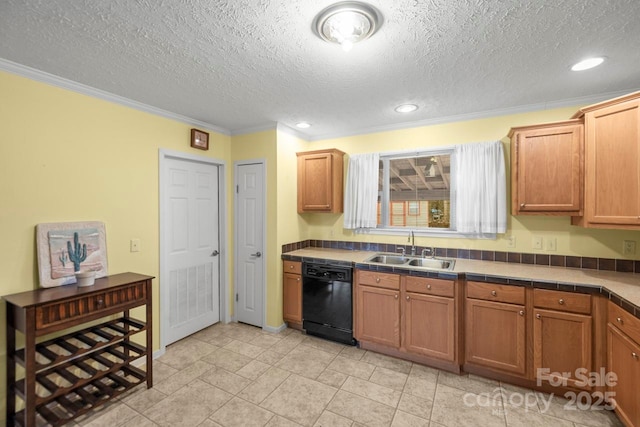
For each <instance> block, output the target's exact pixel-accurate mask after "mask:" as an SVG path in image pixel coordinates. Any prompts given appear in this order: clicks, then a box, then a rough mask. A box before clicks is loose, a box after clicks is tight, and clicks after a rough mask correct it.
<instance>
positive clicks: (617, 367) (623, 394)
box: [607, 324, 640, 427]
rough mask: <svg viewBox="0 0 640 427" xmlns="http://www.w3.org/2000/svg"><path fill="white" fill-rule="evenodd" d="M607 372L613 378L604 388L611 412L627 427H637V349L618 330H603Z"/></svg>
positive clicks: (639, 364) (639, 408)
mask: <svg viewBox="0 0 640 427" xmlns="http://www.w3.org/2000/svg"><path fill="white" fill-rule="evenodd" d="M607 358H608V366H607V371H609V372H613V373H615V374H616V376H617V381H616V382H615V384H610V385H608V386H607V392H609V393H612V394H613V400H614V402H615V403H614V410H615V411H616V413H617V414H618V416H619V417H620V418H621V419H622V421H623V422H624V423H625V425H627V426H635V427H638V426H640V393H638V385H639V384H640V359H639V358H640V345H638V343H636V342H635V341H633V340H631V339H630V338H629V337H628V336H627V335H625V334H624V333H622V332H621V331H620V330H619V329H618V328H616V327H615V326H613V325H611V324H609V326H608V327H607Z"/></svg>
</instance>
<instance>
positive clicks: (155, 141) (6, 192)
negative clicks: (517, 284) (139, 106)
mask: <svg viewBox="0 0 640 427" xmlns="http://www.w3.org/2000/svg"><path fill="white" fill-rule="evenodd" d="M0 94H2V96H0V236H1V237H0V267H1V268H0V294H1V295H7V294H11V293H15V292H22V291H27V290H32V289H35V288H37V287H38V271H37V261H36V244H35V225H36V224H38V223H44V222H67V221H85V220H97V221H103V222H104V223H105V225H106V230H107V248H108V262H109V273H119V272H126V271H133V272H138V273H142V274H148V275H152V276H155V277H158V275H159V237H158V236H159V235H158V230H159V221H158V215H159V212H158V150H159V149H160V148H165V149H170V150H175V151H183V152H186V153H190V154H194V155H200V156H206V157H211V158H216V159H220V160H224V161H226V163H227V178H226V179H227V182H228V183H231V182H232V169H233V168H232V163H231V138H230V137H228V136H225V135H221V134H217V133H213V132H211V133H210V138H211V141H210V147H212V148H211V149H210V150H209V151H201V150H196V149H193V148H191V147H189V132H190V131H189V130H190V128H191V126H189V125H187V124H184V123H180V122H177V121H173V120H169V119H166V118H161V117H159V116H155V115H152V114H148V113H144V112H141V111H138V110H134V109H131V108H127V107H124V106H121V105H117V104H114V103H110V102H106V101H103V100H99V99H96V98H92V97H89V96H85V95H81V94H78V93H75V92H71V91H68V90H63V89H60V88H57V87H53V86H50V85H47V84H43V83H39V82H35V81H33V80H29V79H26V78H22V77H18V76H15V75H12V74H8V73H4V72H0ZM228 194H229V199H231V192H230V191H229V192H228ZM227 206H228V209H227V215H228V217H229V218H232V214H233V212H232V209H231V204H230V203H228V204H227ZM229 236H231V234H229ZM131 238H139V239H140V241H141V251H140V252H138V253H131V252H130V251H129V240H130V239H131ZM230 238H231V237H229V239H230ZM229 261H230V262H229V266H228V268H229V271H233V270H232V269H231V266H232V265H233V264H232V263H231V262H232V260H229ZM157 289H158V280H157V279H156V280H154V294H153V306H154V323H155V324H156V325H159V324H160V323H159V322H158V319H159V310H158V307H159V297H158V296H159V293H158V292H157ZM0 307H1V308H0V318H1V319H2V321H1V323H0V325H1V327H0V354H1V357H2V364H1V366H2V367H1V368H0V372H1V374H0V384H1V386H0V387H1V389H2V394H3V395H4V393H5V390H4V385H5V368H4V367H5V366H6V348H5V320H4V319H5V305H4V304H1V305H0ZM153 335H154V336H153V338H154V349H157V348H158V347H159V328H155V329H154V334H153ZM0 400H1V402H2V403H1V405H2V409H1V410H0V412H1V413H2V416H4V414H5V411H4V403H5V398H4V397H3V396H2V397H0Z"/></svg>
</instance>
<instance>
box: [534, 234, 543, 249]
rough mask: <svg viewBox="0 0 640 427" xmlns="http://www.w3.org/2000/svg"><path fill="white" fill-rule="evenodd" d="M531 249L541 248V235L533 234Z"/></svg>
mask: <svg viewBox="0 0 640 427" xmlns="http://www.w3.org/2000/svg"><path fill="white" fill-rule="evenodd" d="M532 246H533V249H542V237H541V236H534V237H533V245H532Z"/></svg>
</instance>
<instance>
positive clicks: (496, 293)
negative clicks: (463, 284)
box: [467, 281, 525, 305]
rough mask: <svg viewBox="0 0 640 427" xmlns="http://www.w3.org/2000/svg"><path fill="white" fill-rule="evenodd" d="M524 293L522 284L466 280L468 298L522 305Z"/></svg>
mask: <svg viewBox="0 0 640 427" xmlns="http://www.w3.org/2000/svg"><path fill="white" fill-rule="evenodd" d="M524 295H525V293H524V288H523V287H522V286H513V285H499V284H497V283H485V282H471V281H470V282H467V297H469V298H476V299H482V300H487V301H496V302H506V303H512V304H520V305H524V298H525V296H524Z"/></svg>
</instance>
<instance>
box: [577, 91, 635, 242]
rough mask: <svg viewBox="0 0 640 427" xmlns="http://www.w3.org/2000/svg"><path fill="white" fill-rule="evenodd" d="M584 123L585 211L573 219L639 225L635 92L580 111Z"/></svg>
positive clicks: (585, 223) (584, 222) (599, 224)
mask: <svg viewBox="0 0 640 427" xmlns="http://www.w3.org/2000/svg"><path fill="white" fill-rule="evenodd" d="M582 116H584V123H585V210H584V216H583V217H581V218H574V219H573V223H574V224H576V225H582V226H584V227H597V228H629V229H637V228H640V194H639V191H640V184H639V182H640V92H636V93H632V94H630V95H626V96H623V97H620V98H616V99H612V100H609V101H606V102H601V103H599V104H595V105H591V106H589V107H585V108H583V109H581V110H580V111H579V112H578V113H576V115H574V118H578V117H582Z"/></svg>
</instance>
